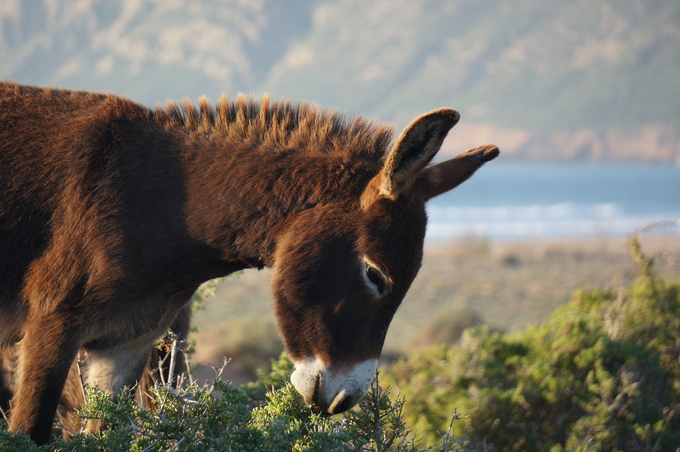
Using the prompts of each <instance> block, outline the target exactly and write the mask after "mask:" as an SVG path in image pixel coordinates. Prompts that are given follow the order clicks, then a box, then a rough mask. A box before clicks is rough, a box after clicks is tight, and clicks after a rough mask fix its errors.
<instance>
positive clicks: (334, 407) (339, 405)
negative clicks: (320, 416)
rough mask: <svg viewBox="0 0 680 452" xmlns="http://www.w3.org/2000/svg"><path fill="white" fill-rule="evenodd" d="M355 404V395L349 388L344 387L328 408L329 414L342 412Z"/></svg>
mask: <svg viewBox="0 0 680 452" xmlns="http://www.w3.org/2000/svg"><path fill="white" fill-rule="evenodd" d="M353 406H354V397H352V394H351V393H350V392H349V391H348V390H347V389H343V390H342V391H340V393H339V394H338V395H337V396H335V399H334V400H333V403H331V406H330V407H329V408H328V413H329V414H338V413H342V412H344V411H347V410H349V409H350V408H352V407H353Z"/></svg>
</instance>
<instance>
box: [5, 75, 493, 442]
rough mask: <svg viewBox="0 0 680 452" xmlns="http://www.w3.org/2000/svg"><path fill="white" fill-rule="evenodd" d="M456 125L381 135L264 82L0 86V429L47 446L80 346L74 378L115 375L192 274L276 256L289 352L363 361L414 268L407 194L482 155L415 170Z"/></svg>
mask: <svg viewBox="0 0 680 452" xmlns="http://www.w3.org/2000/svg"><path fill="white" fill-rule="evenodd" d="M457 120H458V114H457V113H456V112H454V111H453V110H446V109H442V110H438V111H436V112H432V113H430V114H428V115H424V116H423V117H421V118H419V119H418V120H417V121H415V122H414V123H413V124H412V125H411V126H409V128H408V129H407V130H406V131H405V132H404V133H403V134H402V135H401V137H400V138H399V139H398V140H397V142H396V143H395V144H394V145H390V142H391V139H392V130H391V129H390V128H388V127H386V126H384V125H379V124H375V123H371V122H368V121H365V120H363V119H361V118H354V119H351V120H346V119H345V118H344V116H342V115H340V114H338V113H335V112H332V111H322V110H319V109H317V108H316V107H313V106H310V105H307V104H300V105H293V104H290V103H289V102H285V101H281V102H271V101H270V100H269V99H268V98H266V97H265V98H263V99H262V101H260V102H255V101H254V100H251V99H247V98H243V97H238V98H237V99H236V100H234V101H231V102H229V101H227V100H226V98H222V99H221V100H220V101H219V102H218V104H217V106H216V108H214V109H213V108H211V107H210V106H209V104H208V102H207V101H206V100H204V99H202V100H200V101H199V106H198V108H196V107H194V106H193V105H191V104H190V103H188V102H185V103H184V105H183V107H182V108H180V107H178V106H176V105H174V104H168V105H166V106H165V107H161V108H158V109H156V111H152V110H149V109H147V108H144V107H142V106H139V105H137V104H134V103H132V102H130V101H128V100H126V99H122V98H119V97H116V96H112V95H102V94H91V93H85V92H72V91H65V90H54V89H42V88H35V87H26V86H20V85H17V84H15V83H11V82H5V83H2V84H0V193H3V196H2V198H0V255H2V256H3V259H2V260H0V345H9V344H14V343H18V356H19V365H18V369H17V383H18V384H17V390H16V394H15V396H14V398H13V400H12V414H11V418H10V429H11V430H14V431H16V430H21V431H24V432H26V433H28V434H29V435H30V436H31V437H32V438H33V439H34V440H35V441H36V442H38V443H45V442H47V440H48V438H49V435H50V429H51V425H52V419H53V418H54V413H55V411H56V408H57V405H58V403H59V399H60V396H61V394H62V389H63V388H64V384H65V382H66V380H67V376H68V373H69V369H70V367H71V363H73V361H74V359H75V357H76V354H77V353H78V350H80V349H85V350H87V352H88V356H89V360H90V365H89V370H88V383H89V384H94V383H96V384H98V385H99V386H100V387H102V388H104V389H106V390H108V391H117V390H118V389H120V388H121V387H122V386H124V385H131V384H133V383H134V382H135V381H136V380H138V379H139V378H140V376H141V375H142V370H143V368H144V365H145V364H146V362H147V360H148V356H149V350H150V347H151V345H152V344H153V342H154V341H155V340H156V339H157V338H158V337H159V336H160V335H162V334H163V332H164V331H165V330H166V329H167V328H168V326H169V325H170V324H171V322H172V321H173V319H174V318H175V317H176V315H177V313H178V312H179V310H180V309H182V307H183V306H184V305H185V304H186V301H187V300H188V299H189V298H190V296H191V294H192V293H193V292H194V290H195V289H196V288H197V286H198V285H199V284H200V283H201V282H203V281H206V280H208V279H211V278H214V277H217V276H222V275H226V274H229V273H231V272H233V271H236V270H240V269H243V268H249V267H256V268H261V267H263V266H265V265H266V266H270V267H273V268H274V270H275V276H274V280H273V290H274V294H275V298H276V302H275V309H276V314H277V318H278V322H279V327H280V330H281V333H282V336H283V339H284V342H285V345H286V348H287V350H288V352H289V354H290V356H291V358H292V359H293V360H294V361H295V362H296V363H298V362H299V363H302V362H303V361H304V362H306V361H308V360H310V359H317V360H318V361H319V362H321V363H323V365H324V366H326V367H327V368H328V369H331V370H332V371H333V372H335V371H336V370H338V369H340V370H341V369H345V368H348V367H351V366H352V365H354V364H355V363H358V362H362V360H366V359H374V358H377V356H378V355H379V354H380V350H381V348H382V344H383V341H384V337H385V333H386V331H387V327H388V326H389V323H390V320H391V318H392V316H393V315H394V313H395V311H396V309H397V307H398V306H399V303H400V302H401V300H402V298H403V297H404V295H405V293H406V291H407V290H408V287H409V286H410V284H411V282H412V280H413V278H414V277H415V275H416V273H417V271H418V268H419V266H420V259H421V256H422V242H423V237H424V234H425V223H426V217H425V211H424V202H425V201H426V200H427V199H429V198H430V197H432V196H436V195H437V194H439V193H442V192H443V191H445V190H446V189H447V187H448V188H450V187H452V186H455V185H457V184H458V183H460V182H462V180H464V179H465V178H467V177H469V175H470V174H472V172H474V170H476V169H477V168H479V167H480V166H481V165H482V164H483V163H484V162H486V161H488V160H490V159H492V158H494V157H495V156H496V155H497V154H498V150H497V149H496V148H495V147H493V146H487V147H482V148H478V149H476V150H473V151H471V152H470V153H469V154H468V155H466V156H464V157H462V158H461V159H459V161H458V163H457V164H449V165H448V166H447V165H442V164H439V165H434V166H431V167H427V168H426V165H427V164H428V163H429V162H430V159H431V158H432V156H433V155H434V154H435V153H436V152H437V150H438V149H439V146H440V145H441V141H442V140H443V138H444V136H445V135H446V133H447V132H448V130H449V129H450V128H451V127H452V126H453V125H454V124H455V122H456V121H457ZM461 164H462V165H463V166H464V167H465V169H464V170H463V171H460V170H459V167H460V166H461ZM366 275H368V276H366ZM316 379H317V381H316V385H317V386H318V385H319V384H322V383H320V382H319V377H318V376H317V377H316ZM317 389H318V388H317ZM316 392H317V391H316V390H315V393H316ZM308 397H311V399H310V400H309V403H312V404H315V405H316V404H318V405H319V407H320V409H321V410H322V411H325V410H327V409H330V408H328V405H327V404H326V403H325V402H323V403H322V402H319V401H317V400H315V397H316V395H314V394H312V395H305V399H306V400H307V399H308ZM357 400H358V399H356V398H352V399H351V400H349V399H348V400H344V401H343V403H341V404H340V405H339V406H340V409H347V408H349V407H351V405H353V404H354V403H356V401H357ZM96 428H97V426H92V428H91V430H96Z"/></svg>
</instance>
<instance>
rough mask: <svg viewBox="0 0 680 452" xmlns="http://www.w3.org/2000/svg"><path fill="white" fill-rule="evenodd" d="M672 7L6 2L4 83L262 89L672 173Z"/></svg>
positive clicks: (132, 92)
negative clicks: (431, 116)
mask: <svg viewBox="0 0 680 452" xmlns="http://www.w3.org/2000/svg"><path fill="white" fill-rule="evenodd" d="M677 49H680V3H678V2H668V1H666V0H648V1H645V2H637V1H634V0H620V1H614V0H573V1H570V2H544V1H541V0H518V1H516V2H504V1H502V0H461V1H456V2H442V1H440V0H417V1H415V0H374V1H371V2H364V1H361V0H328V1H321V0H293V1H289V2H276V1H274V0H225V1H218V0H164V1H157V0H62V1H57V0H4V1H3V2H2V4H1V5H0V78H11V79H15V80H18V81H20V82H22V83H31V84H38V85H55V86H64V87H71V88H81V89H90V90H100V91H112V92H116V93H118V94H121V95H125V96H128V97H130V98H132V99H134V100H136V101H139V102H142V103H145V104H148V105H152V104H154V103H160V102H163V101H165V100H166V99H168V98H179V97H183V96H190V97H192V98H196V97H198V96H199V95H202V94H206V95H208V97H209V98H211V99H213V100H214V99H216V98H217V96H218V95H219V94H220V93H221V92H227V93H230V94H235V93H236V92H238V91H243V92H251V91H255V92H260V91H268V92H271V93H273V94H274V95H275V97H293V98H297V99H308V100H313V101H316V102H318V103H320V104H323V105H330V106H335V107H337V108H340V109H345V110H347V111H348V112H349V113H350V114H354V113H364V114H366V115H368V116H375V117H378V118H381V119H385V120H389V121H393V122H395V123H396V124H397V125H398V126H402V125H404V124H405V123H406V122H407V121H410V120H411V119H412V118H413V117H414V116H416V115H418V114H420V113H422V112H424V111H427V110H429V109H432V108H437V107H440V106H451V107H454V108H457V109H459V110H460V111H461V113H462V116H463V121H462V123H461V125H460V126H458V127H457V135H456V136H457V138H455V139H456V140H457V141H456V142H455V145H454V144H452V143H453V142H451V141H449V142H448V144H447V145H446V149H453V148H457V147H458V146H467V145H468V144H472V143H475V142H477V141H478V140H480V139H481V138H485V139H486V138H488V139H490V140H493V141H497V142H498V144H499V145H500V146H501V147H502V148H503V150H504V151H505V154H504V155H506V156H507V155H516V156H523V157H527V158H591V159H593V158H594V159H611V158H626V159H630V158H633V159H640V158H653V159H657V160H675V159H680V77H678V76H677V74H679V73H680V52H678V51H677Z"/></svg>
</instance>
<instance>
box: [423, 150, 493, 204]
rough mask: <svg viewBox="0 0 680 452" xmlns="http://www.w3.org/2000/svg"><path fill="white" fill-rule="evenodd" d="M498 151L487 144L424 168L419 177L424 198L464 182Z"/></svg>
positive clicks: (432, 196) (431, 196)
mask: <svg viewBox="0 0 680 452" xmlns="http://www.w3.org/2000/svg"><path fill="white" fill-rule="evenodd" d="M499 153H500V152H499V150H498V148H497V147H496V146H494V145H492V144H487V145H486V146H480V147H477V148H474V149H470V150H468V151H465V152H463V153H462V154H460V155H458V156H457V157H454V158H452V159H450V160H446V161H444V162H441V163H437V164H436V165H432V166H429V167H427V168H425V169H424V170H423V171H422V172H421V174H420V177H419V178H420V180H421V181H422V183H421V189H422V192H423V196H424V197H425V200H426V201H427V200H428V199H431V198H434V197H435V196H437V195H441V194H442V193H444V192H447V191H449V190H451V189H452V188H454V187H456V186H458V185H459V184H461V183H463V182H465V181H466V180H467V179H468V178H469V177H470V176H472V175H473V174H474V172H475V171H477V169H479V168H480V167H481V166H482V165H483V164H485V163H486V162H488V161H490V160H493V159H495V158H496V157H498V154H499Z"/></svg>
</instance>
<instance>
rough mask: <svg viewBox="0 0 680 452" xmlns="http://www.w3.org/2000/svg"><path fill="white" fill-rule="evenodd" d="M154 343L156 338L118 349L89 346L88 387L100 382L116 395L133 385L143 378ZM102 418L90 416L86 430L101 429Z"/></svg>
mask: <svg viewBox="0 0 680 452" xmlns="http://www.w3.org/2000/svg"><path fill="white" fill-rule="evenodd" d="M152 347H153V341H152V342H148V343H147V342H144V343H142V344H134V345H128V346H125V347H122V348H119V349H115V350H88V357H89V368H88V372H87V382H86V385H87V387H93V386H96V387H98V388H99V389H101V390H103V391H105V392H108V393H111V394H113V395H114V396H115V395H116V394H118V392H119V391H120V390H121V389H122V388H123V387H125V386H128V387H129V388H132V387H133V386H134V385H136V384H138V382H139V381H140V380H141V377H142V373H143V372H144V367H145V366H146V363H147V361H148V359H149V353H150V352H151V348H152ZM103 425H104V422H103V421H101V420H89V421H88V422H87V425H86V427H85V430H84V431H85V433H98V432H99V430H100V429H101V428H102V427H103Z"/></svg>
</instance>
